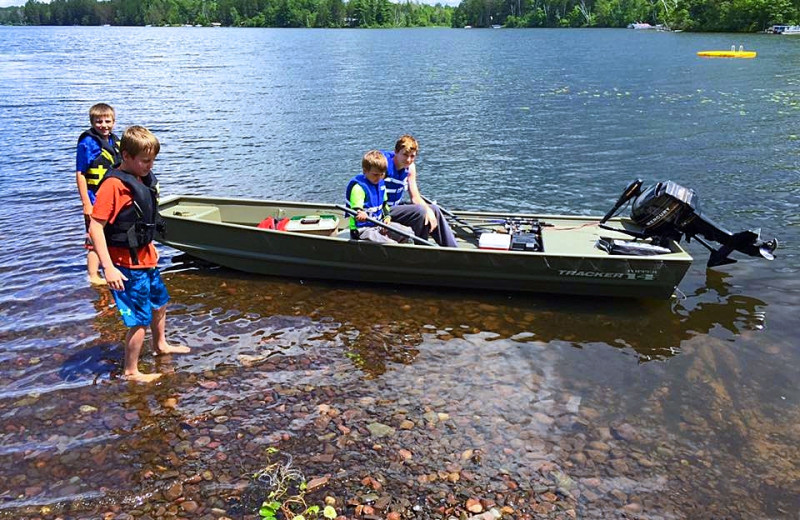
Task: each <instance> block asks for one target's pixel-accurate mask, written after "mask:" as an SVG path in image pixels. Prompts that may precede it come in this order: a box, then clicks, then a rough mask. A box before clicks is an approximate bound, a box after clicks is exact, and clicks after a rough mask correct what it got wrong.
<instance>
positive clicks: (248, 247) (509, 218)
mask: <svg viewBox="0 0 800 520" xmlns="http://www.w3.org/2000/svg"><path fill="white" fill-rule="evenodd" d="M628 203H630V207H631V211H630V217H627V218H617V217H616V215H617V213H619V211H620V209H621V208H622V207H623V206H625V205H626V204H628ZM159 210H160V213H161V216H162V218H163V219H164V220H165V221H166V233H164V234H162V235H160V236H159V240H160V241H161V242H162V243H164V244H166V245H168V246H171V247H174V248H176V249H179V250H181V251H184V252H186V253H188V254H189V255H191V256H194V257H197V258H200V259H203V260H206V261H209V262H212V263H216V264H219V265H222V266H225V267H229V268H231V269H238V270H240V271H246V272H249V273H257V274H265V275H277V276H291V277H300V278H319V279H329V280H347V281H357V282H374V283H405V284H413V285H421V286H426V287H433V286H440V287H458V288H462V289H490V290H499V291H530V292H542V293H558V294H574V295H587V296H612V297H626V298H660V299H666V298H669V297H670V296H671V295H672V294H673V292H674V290H675V288H676V287H677V286H678V284H679V283H680V281H681V280H682V279H683V277H684V276H685V275H686V271H687V270H688V269H689V266H690V265H691V263H692V257H691V256H690V255H689V254H688V253H687V252H686V251H685V250H684V249H683V248H682V247H681V245H680V241H681V239H682V238H685V239H686V240H687V241H689V240H692V239H694V240H696V241H697V242H698V243H699V244H701V245H702V246H704V247H706V248H707V249H708V250H709V251H710V253H711V254H710V257H709V260H708V264H707V265H708V267H715V266H720V265H725V264H730V263H733V262H736V260H734V259H732V258H730V255H731V253H733V252H734V251H738V252H740V253H744V254H746V255H749V256H753V257H762V258H766V259H767V260H772V259H774V255H773V253H774V251H775V249H777V247H778V241H777V240H776V239H772V240H768V241H762V240H761V237H760V230H757V231H750V230H746V231H740V232H738V233H731V232H729V231H727V230H725V229H724V228H721V227H720V226H718V225H717V224H716V223H714V222H713V221H712V220H711V219H709V218H707V217H706V216H704V215H703V214H702V212H701V211H700V208H699V204H698V198H697V195H696V193H695V192H694V190H692V189H689V188H685V187H683V186H681V185H679V184H676V183H674V182H672V181H665V182H659V183H657V184H654V185H652V186H650V187H648V188H646V189H642V181H641V180H640V179H636V180H634V181H633V182H631V183H630V184H629V185H628V186H627V187H626V188H625V190H624V191H623V192H622V195H620V197H619V199H618V200H617V202H616V204H614V206H613V207H612V208H611V210H610V211H608V213H606V214H605V215H604V216H603V217H602V218H592V217H578V216H567V215H527V214H525V215H523V214H513V215H509V214H506V213H497V212H488V213H486V212H469V211H460V212H452V213H451V212H449V211H447V210H445V209H443V208H442V211H443V212H444V213H445V214H446V215H447V216H448V218H449V220H450V223H451V225H452V227H453V231H454V232H455V234H456V237H457V241H458V247H457V248H444V247H439V246H437V245H436V244H434V243H433V242H429V241H426V240H422V239H421V238H418V237H414V236H408V238H409V239H414V241H413V242H412V241H411V240H409V242H411V243H403V244H376V243H372V242H365V241H360V240H353V239H351V238H350V232H349V229H348V218H347V214H348V212H350V213H352V210H349V209H347V208H345V207H343V206H337V205H333V204H316V203H303V202H287V201H269V200H252V199H225V198H213V197H194V196H174V197H170V198H167V199H164V200H163V201H161V203H160V205H159ZM374 222H375V223H376V224H378V225H381V226H384V224H382V223H380V222H377V221H374ZM712 241H713V242H718V243H720V244H721V246H720V247H719V248H717V249H714V248H713V247H712V245H711V243H710V242H712Z"/></svg>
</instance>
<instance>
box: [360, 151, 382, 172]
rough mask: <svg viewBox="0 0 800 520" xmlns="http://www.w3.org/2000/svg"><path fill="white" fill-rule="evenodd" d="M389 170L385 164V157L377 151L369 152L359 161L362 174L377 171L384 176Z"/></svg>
mask: <svg viewBox="0 0 800 520" xmlns="http://www.w3.org/2000/svg"><path fill="white" fill-rule="evenodd" d="M388 168H389V163H387V162H386V156H385V155H383V154H382V153H381V152H380V151H379V150H370V151H368V152H367V153H365V154H364V157H363V158H362V159H361V169H362V170H364V173H366V172H368V171H371V170H378V171H379V172H381V173H382V174H383V175H386V170H387V169H388Z"/></svg>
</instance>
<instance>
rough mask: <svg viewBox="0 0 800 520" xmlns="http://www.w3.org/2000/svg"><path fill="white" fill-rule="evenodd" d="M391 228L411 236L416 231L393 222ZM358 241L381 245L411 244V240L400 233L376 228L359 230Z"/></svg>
mask: <svg viewBox="0 0 800 520" xmlns="http://www.w3.org/2000/svg"><path fill="white" fill-rule="evenodd" d="M389 226H390V227H393V228H395V229H398V230H400V231H403V232H405V233H408V234H409V235H413V234H414V231H412V230H411V228H410V227H408V226H404V225H402V224H396V223H395V222H392V223H391V224H389ZM358 239H359V240H369V241H370V242H377V243H379V244H395V243H397V242H400V243H406V242H411V239H408V238H406V237H404V236H403V235H401V234H399V233H394V232H392V231H389V230H388V229H386V228H382V227H378V226H374V227H363V228H360V229H359V230H358Z"/></svg>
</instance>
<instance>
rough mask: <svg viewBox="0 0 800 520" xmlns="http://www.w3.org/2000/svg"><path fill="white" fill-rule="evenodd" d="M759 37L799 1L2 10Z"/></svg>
mask: <svg viewBox="0 0 800 520" xmlns="http://www.w3.org/2000/svg"><path fill="white" fill-rule="evenodd" d="M631 22H647V23H650V24H652V25H657V24H663V25H665V26H666V27H668V28H671V29H682V30H687V31H732V32H755V31H760V30H763V29H765V28H767V27H769V26H771V25H775V24H791V25H797V24H800V0H461V3H460V4H459V5H458V7H456V8H453V7H449V6H446V5H441V4H437V5H435V6H434V5H427V4H421V3H417V2H412V1H410V0H405V2H400V3H393V2H390V1H389V0H348V1H345V0H100V1H98V0H53V1H52V2H50V3H44V2H41V1H37V0H28V2H27V3H26V4H25V6H24V7H7V8H0V24H12V25H102V24H111V25H184V24H191V25H196V24H200V25H210V24H212V23H216V24H220V25H224V26H244V27H426V26H452V27H464V26H472V27H489V26H492V25H502V26H504V27H625V26H627V25H628V24H629V23H631Z"/></svg>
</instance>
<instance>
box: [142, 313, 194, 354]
mask: <svg viewBox="0 0 800 520" xmlns="http://www.w3.org/2000/svg"><path fill="white" fill-rule="evenodd" d="M150 331H151V332H152V333H153V352H155V354H156V355H159V354H161V355H166V354H186V353H187V352H190V351H191V350H192V349H190V348H189V347H187V346H184V345H170V344H169V343H167V305H166V304H164V305H162V306H161V307H159V308H158V309H154V310H153V321H152V322H150Z"/></svg>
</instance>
